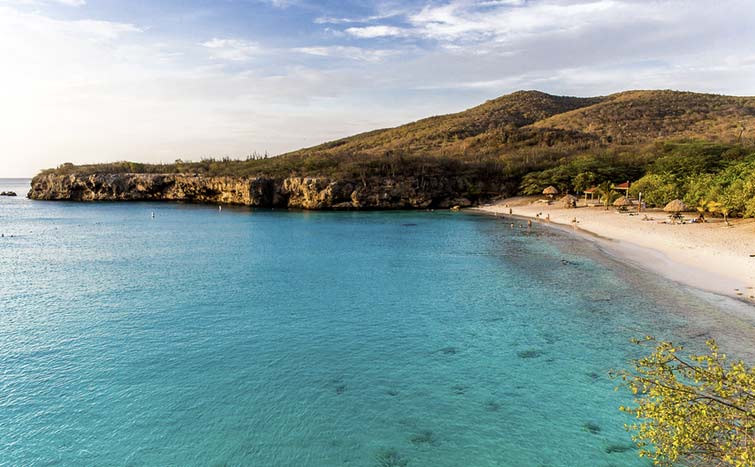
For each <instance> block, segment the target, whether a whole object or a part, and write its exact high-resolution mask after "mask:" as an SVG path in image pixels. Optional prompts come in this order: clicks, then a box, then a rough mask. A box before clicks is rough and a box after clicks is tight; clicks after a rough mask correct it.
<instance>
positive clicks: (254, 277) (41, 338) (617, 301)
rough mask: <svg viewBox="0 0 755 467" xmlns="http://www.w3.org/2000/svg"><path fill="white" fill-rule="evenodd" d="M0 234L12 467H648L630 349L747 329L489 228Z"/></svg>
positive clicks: (567, 248) (608, 266) (607, 269)
mask: <svg viewBox="0 0 755 467" xmlns="http://www.w3.org/2000/svg"><path fill="white" fill-rule="evenodd" d="M5 189H15V190H16V191H18V192H19V194H20V195H22V196H23V195H24V194H25V192H26V191H27V189H28V181H8V180H4V181H3V180H0V190H5ZM152 212H154V213H155V218H154V219H153V218H152V217H151V213H152ZM0 233H3V234H4V237H3V238H0V274H1V276H0V277H2V279H1V282H0V465H3V466H6V465H7V466H36V465H66V466H68V465H70V466H90V465H91V466H101V465H102V466H105V465H150V466H194V465H196V466H212V465H218V466H220V465H229V466H236V465H239V466H241V465H244V466H260V467H283V466H292V467H294V466H302V467H308V466H313V467H320V466H322V467H331V466H350V467H388V466H396V467H397V466H406V467H492V466H498V467H539V466H550V467H556V466H561V467H588V466H609V465H614V466H647V465H648V462H647V461H643V460H640V459H638V457H637V453H636V450H634V449H632V448H631V447H630V446H631V443H630V438H629V435H628V434H627V433H626V432H625V431H624V429H623V423H625V422H626V421H627V420H626V418H625V417H624V416H623V415H622V414H621V413H620V412H619V411H618V410H617V407H618V406H619V405H620V404H622V403H626V402H627V401H628V399H627V395H626V394H625V393H623V392H615V391H614V390H613V389H614V386H615V383H614V382H613V381H611V380H610V379H609V378H608V377H607V372H608V371H609V370H610V369H611V368H621V367H624V366H626V364H627V362H628V360H629V359H630V358H631V357H632V356H633V355H634V353H635V352H636V349H633V348H632V345H631V344H629V343H628V339H629V338H631V337H639V336H642V335H645V334H655V335H658V336H660V337H664V338H671V339H675V340H676V341H680V342H688V343H690V344H692V345H693V346H694V345H697V344H699V343H700V342H701V341H703V340H704V339H705V338H706V337H707V336H713V337H719V338H721V339H723V340H724V341H725V342H727V345H728V346H729V347H730V348H735V349H736V348H737V346H740V347H739V348H740V349H741V348H743V347H741V346H743V345H747V344H746V343H747V342H748V339H751V338H752V336H753V334H752V328H753V326H752V323H748V322H746V321H743V320H738V319H736V318H734V317H733V316H731V315H728V314H727V313H726V312H725V311H722V310H720V309H719V308H716V307H714V306H713V305H712V304H711V303H712V302H714V301H716V300H719V301H724V302H725V304H726V306H727V308H736V307H737V306H739V305H737V304H735V303H734V302H733V301H725V300H723V299H716V298H715V297H712V296H709V295H705V294H702V293H697V292H694V291H690V290H687V289H685V288H683V287H680V286H678V285H676V284H673V283H670V282H668V281H665V280H663V279H660V278H658V277H656V276H652V275H649V274H645V273H640V272H638V271H634V270H631V269H628V268H626V267H624V266H622V265H621V264H620V262H619V261H616V260H613V259H610V258H606V257H603V256H601V255H599V254H596V253H595V252H594V247H593V246H591V245H590V244H587V243H585V242H584V241H582V240H578V239H575V238H572V237H571V236H568V235H565V234H562V233H558V232H553V231H547V230H543V229H542V228H540V227H539V226H535V228H534V230H533V231H532V232H527V231H526V230H521V229H514V230H512V229H510V228H509V225H508V223H507V222H506V223H504V222H502V221H500V220H497V219H492V218H488V217H482V216H477V215H469V214H452V213H448V212H395V213H328V212H283V211H252V210H249V209H242V208H230V207H226V208H224V209H223V210H222V212H219V211H218V209H217V207H213V206H195V205H183V204H168V203H155V204H144V203H134V204H126V203H111V204H108V203H101V204H76V203H54V202H32V201H29V200H26V199H23V197H19V198H15V199H12V198H0ZM749 342H751V341H749Z"/></svg>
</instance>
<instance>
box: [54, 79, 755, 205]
mask: <svg viewBox="0 0 755 467" xmlns="http://www.w3.org/2000/svg"><path fill="white" fill-rule="evenodd" d="M754 130H755V98H753V97H731V96H722V95H714V94H699V93H691V92H678V91H627V92H622V93H618V94H613V95H609V96H603V97H589V98H580V97H563V96H553V95H549V94H546V93H542V92H538V91H519V92H515V93H513V94H509V95H506V96H503V97H500V98H497V99H494V100H491V101H488V102H485V103H484V104H482V105H479V106H477V107H473V108H471V109H468V110H466V111H463V112H459V113H455V114H449V115H442V116H436V117H430V118H426V119H423V120H419V121H416V122H413V123H409V124H406V125H402V126H399V127H396V128H388V129H381V130H375V131H370V132H367V133H362V134H358V135H355V136H351V137H348V138H343V139H340V140H336V141H331V142H327V143H324V144H321V145H318V146H314V147H311V148H306V149H301V150H298V151H294V152H291V153H288V154H284V155H281V156H278V157H270V158H267V157H265V158H260V157H249V158H247V159H246V160H231V159H224V160H216V159H210V158H208V159H203V160H202V161H199V162H189V161H180V160H177V161H176V162H175V163H172V164H156V165H150V164H139V163H132V162H118V163H111V164H97V165H82V166H74V165H71V164H64V165H62V166H60V167H58V168H57V169H51V170H48V171H45V172H43V173H57V174H91V173H102V172H109V173H125V172H130V173H193V174H203V175H230V176H265V177H272V178H284V177H289V176H320V177H329V178H341V179H353V180H360V179H361V180H366V179H367V178H368V177H375V176H378V177H397V176H404V175H423V176H424V175H426V176H433V175H442V176H458V177H465V178H466V179H472V180H475V179H477V180H480V181H484V182H489V181H495V182H496V183H500V184H501V185H502V186H506V187H519V191H520V192H522V193H525V194H533V193H539V192H540V191H542V189H543V188H545V186H548V185H556V186H557V187H558V188H559V189H561V191H580V190H582V189H585V188H586V185H589V184H593V183H595V184H597V183H600V182H604V181H612V182H617V183H618V182H622V181H626V180H638V179H640V178H642V177H644V176H646V175H648V174H655V175H663V176H666V175H667V174H666V172H664V171H665V170H666V169H664V168H660V165H659V164H661V162H660V161H665V162H663V164H666V167H670V166H673V165H674V163H675V161H678V162H679V163H680V164H682V165H683V166H684V167H686V169H684V170H687V172H685V173H684V174H679V173H674V174H673V179H674V183H675V184H676V185H675V186H676V187H677V189H676V191H675V192H674V193H676V194H679V195H680V196H684V193H680V192H681V191H683V190H686V188H685V186H686V184H689V183H691V182H690V176H692V175H694V176H703V175H706V176H707V175H710V176H714V175H715V174H718V173H719V172H723V171H726V170H729V171H736V170H737V169H731V168H730V166H734V165H738V166H741V167H743V168H742V170H746V169H745V168H744V167H749V166H750V165H748V164H749V161H750V160H751V158H752V153H753V152H755V151H754V150H753V149H752V148H753V142H754V137H755V131H754ZM676 172H678V170H677V171H676ZM740 175H742V176H741V177H739V178H742V179H744V180H745V182H746V181H747V180H749V179H748V177H749V176H750V175H751V174H740ZM731 177H732V176H731V174H730V176H729V178H731ZM735 178H736V177H735ZM646 181H647V180H646ZM508 191H509V192H507V193H501V194H513V193H511V192H510V191H511V190H508ZM672 191H673V190H672ZM661 198H662V199H665V197H660V198H659V202H660V201H661Z"/></svg>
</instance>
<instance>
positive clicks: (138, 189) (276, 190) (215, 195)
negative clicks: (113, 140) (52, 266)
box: [28, 174, 506, 209]
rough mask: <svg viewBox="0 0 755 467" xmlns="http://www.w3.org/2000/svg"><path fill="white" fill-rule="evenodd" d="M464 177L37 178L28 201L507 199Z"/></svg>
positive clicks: (383, 203) (405, 203)
mask: <svg viewBox="0 0 755 467" xmlns="http://www.w3.org/2000/svg"><path fill="white" fill-rule="evenodd" d="M503 194H506V193H505V187H503V186H481V184H480V183H479V182H476V183H475V182H473V181H470V180H467V179H465V178H463V177H459V178H451V177H419V176H418V177H393V178H390V177H372V178H367V179H364V180H332V179H329V178H317V177H289V178H285V179H273V178H261V177H258V178H245V177H207V176H199V175H185V174H94V175H55V174H45V175H39V176H37V177H35V178H34V179H33V180H32V183H31V190H30V191H29V194H28V196H29V198H31V199H37V200H71V201H164V200H175V201H188V202H196V203H218V204H237V205H245V206H255V207H269V208H272V207H279V208H299V209H425V208H448V207H450V206H471V205H474V204H476V203H478V202H479V201H480V200H482V199H485V198H489V197H492V196H497V195H503Z"/></svg>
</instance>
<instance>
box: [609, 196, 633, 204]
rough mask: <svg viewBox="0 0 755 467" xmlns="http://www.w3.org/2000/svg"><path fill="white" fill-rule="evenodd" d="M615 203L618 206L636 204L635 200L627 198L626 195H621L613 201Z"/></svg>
mask: <svg viewBox="0 0 755 467" xmlns="http://www.w3.org/2000/svg"><path fill="white" fill-rule="evenodd" d="M613 205H614V206H617V207H621V206H634V202H632V200H631V199H629V198H627V197H626V196H620V197H619V198H618V199H617V200H616V201H614V202H613Z"/></svg>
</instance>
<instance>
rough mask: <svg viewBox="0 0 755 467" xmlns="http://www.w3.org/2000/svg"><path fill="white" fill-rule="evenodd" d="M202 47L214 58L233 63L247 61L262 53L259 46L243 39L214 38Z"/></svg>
mask: <svg viewBox="0 0 755 467" xmlns="http://www.w3.org/2000/svg"><path fill="white" fill-rule="evenodd" d="M201 45H202V47H205V48H207V49H209V50H210V55H211V56H212V57H213V58H216V59H219V60H229V61H232V62H244V61H247V60H249V59H251V58H252V57H253V56H254V55H256V54H257V53H259V51H260V47H259V45H258V44H256V43H254V42H249V41H246V40H242V39H218V38H213V39H211V40H209V41H206V42H203V43H202V44H201Z"/></svg>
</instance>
